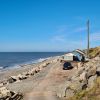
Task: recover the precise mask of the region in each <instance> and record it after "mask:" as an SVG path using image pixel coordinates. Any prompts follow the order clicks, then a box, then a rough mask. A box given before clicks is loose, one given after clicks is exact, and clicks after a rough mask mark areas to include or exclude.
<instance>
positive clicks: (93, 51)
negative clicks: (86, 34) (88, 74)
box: [89, 46, 100, 58]
mask: <svg viewBox="0 0 100 100" xmlns="http://www.w3.org/2000/svg"><path fill="white" fill-rule="evenodd" d="M97 55H100V46H99V47H96V48H91V49H90V50H89V56H90V58H93V57H96V56H97Z"/></svg>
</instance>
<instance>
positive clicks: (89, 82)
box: [87, 75, 97, 89]
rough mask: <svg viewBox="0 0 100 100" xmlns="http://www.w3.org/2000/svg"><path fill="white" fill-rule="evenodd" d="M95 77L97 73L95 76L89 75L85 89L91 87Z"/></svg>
mask: <svg viewBox="0 0 100 100" xmlns="http://www.w3.org/2000/svg"><path fill="white" fill-rule="evenodd" d="M96 78H97V75H95V76H91V77H90V78H89V79H88V85H87V89H92V88H93V86H94V84H95V80H96Z"/></svg>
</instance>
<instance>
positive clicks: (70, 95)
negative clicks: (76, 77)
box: [65, 89, 75, 99]
mask: <svg viewBox="0 0 100 100" xmlns="http://www.w3.org/2000/svg"><path fill="white" fill-rule="evenodd" d="M74 94H75V92H74V90H71V89H66V91H65V98H66V99H67V98H70V97H72V96H74Z"/></svg>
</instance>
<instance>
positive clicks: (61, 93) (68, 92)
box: [0, 55, 100, 100]
mask: <svg viewBox="0 0 100 100" xmlns="http://www.w3.org/2000/svg"><path fill="white" fill-rule="evenodd" d="M62 56H64V55H61V56H54V57H51V58H49V59H46V60H44V61H42V62H39V63H36V64H25V65H22V66H21V67H20V68H16V69H8V70H4V71H1V72H0V76H1V77H0V87H1V89H2V87H5V88H6V89H7V90H6V89H5V88H3V90H2V91H3V92H2V93H3V94H6V95H8V94H7V92H5V91H8V90H9V91H11V92H14V93H15V94H16V95H17V99H16V96H15V97H14V96H13V99H12V100H51V99H52V100H66V99H68V98H70V97H72V96H74V95H75V94H76V93H78V92H79V91H82V90H84V89H86V90H89V89H91V88H92V87H93V86H94V85H93V83H94V80H96V79H97V78H98V77H99V74H97V73H99V70H100V68H99V67H100V63H99V62H100V56H97V57H95V58H92V59H90V60H89V61H88V62H86V63H82V62H71V64H72V65H73V68H72V69H69V70H63V66H64V65H63V64H64V62H62ZM11 92H9V93H11ZM19 94H20V95H19ZM10 96H11V95H10ZM10 96H9V97H10ZM20 96H22V98H21V99H18V98H19V97H20ZM11 98H12V97H11ZM3 100H6V99H3ZM8 100H10V99H8ZM69 100H70V99H69Z"/></svg>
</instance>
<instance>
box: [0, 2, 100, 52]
mask: <svg viewBox="0 0 100 100" xmlns="http://www.w3.org/2000/svg"><path fill="white" fill-rule="evenodd" d="M88 19H89V20H90V38H91V40H90V46H91V47H95V46H100V1H99V0H0V51H67V50H72V49H77V48H81V49H83V48H86V46H87V41H86V39H87V37H86V36H87V30H86V22H87V20H88Z"/></svg>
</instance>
